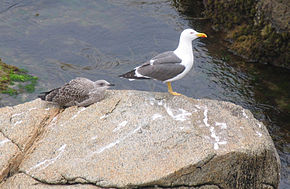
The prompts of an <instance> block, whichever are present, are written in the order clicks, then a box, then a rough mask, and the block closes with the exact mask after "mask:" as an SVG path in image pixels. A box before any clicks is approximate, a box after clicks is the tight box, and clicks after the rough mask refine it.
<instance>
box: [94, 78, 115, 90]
mask: <svg viewBox="0 0 290 189" xmlns="http://www.w3.org/2000/svg"><path fill="white" fill-rule="evenodd" d="M95 86H96V87H98V88H100V89H104V90H105V89H108V88H109V87H110V86H115V85H114V84H111V83H109V82H108V81H106V80H97V81H95Z"/></svg>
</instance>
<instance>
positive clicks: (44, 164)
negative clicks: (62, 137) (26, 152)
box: [28, 144, 66, 171]
mask: <svg viewBox="0 0 290 189" xmlns="http://www.w3.org/2000/svg"><path fill="white" fill-rule="evenodd" d="M65 148H66V144H64V145H62V146H61V147H60V148H59V149H57V150H56V151H57V152H59V154H58V155H57V156H55V157H54V158H51V159H46V160H44V161H42V162H39V163H38V164H36V165H35V166H33V167H31V168H30V169H29V170H28V171H31V170H33V169H36V168H38V167H40V168H39V170H42V169H45V168H46V167H48V166H49V165H51V164H53V163H54V162H55V161H56V160H57V159H58V158H60V157H61V156H62V154H63V152H64V150H65Z"/></svg>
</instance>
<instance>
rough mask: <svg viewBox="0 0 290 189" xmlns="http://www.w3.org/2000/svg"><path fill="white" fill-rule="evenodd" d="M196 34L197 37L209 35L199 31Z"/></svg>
mask: <svg viewBox="0 0 290 189" xmlns="http://www.w3.org/2000/svg"><path fill="white" fill-rule="evenodd" d="M196 36H197V37H207V35H206V34H205V33H197V34H196Z"/></svg>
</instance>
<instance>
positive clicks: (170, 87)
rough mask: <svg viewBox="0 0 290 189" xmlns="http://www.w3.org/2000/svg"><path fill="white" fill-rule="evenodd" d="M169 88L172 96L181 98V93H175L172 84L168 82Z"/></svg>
mask: <svg viewBox="0 0 290 189" xmlns="http://www.w3.org/2000/svg"><path fill="white" fill-rule="evenodd" d="M167 87H168V92H169V93H170V94H172V95H175V96H180V95H181V94H180V93H177V92H173V90H172V86H171V82H167Z"/></svg>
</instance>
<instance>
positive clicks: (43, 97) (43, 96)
mask: <svg viewBox="0 0 290 189" xmlns="http://www.w3.org/2000/svg"><path fill="white" fill-rule="evenodd" d="M59 89H60V88H56V89H52V90H50V91H47V92H42V93H40V95H38V98H40V99H41V100H46V101H52V99H53V97H54V96H55V95H56V94H57V93H58V90H59Z"/></svg>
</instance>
